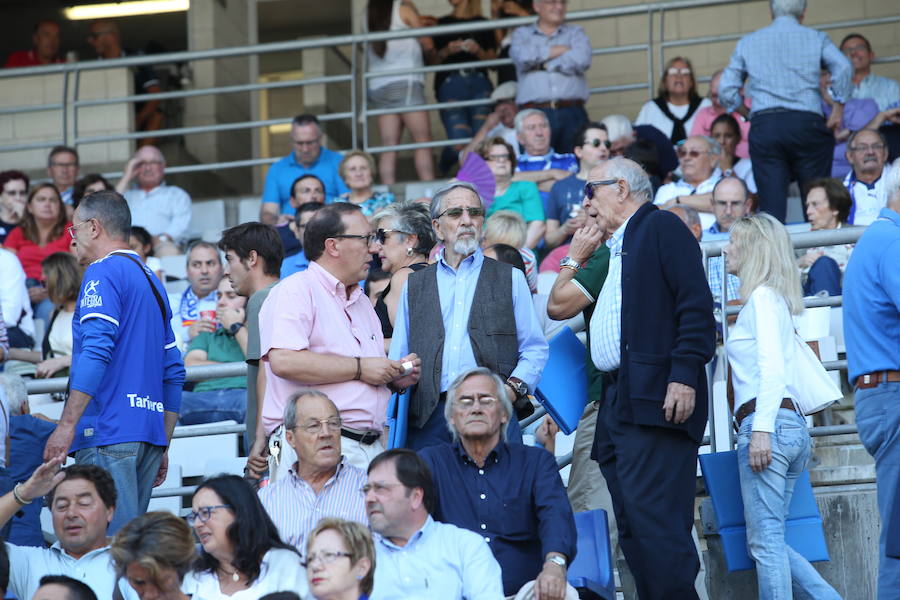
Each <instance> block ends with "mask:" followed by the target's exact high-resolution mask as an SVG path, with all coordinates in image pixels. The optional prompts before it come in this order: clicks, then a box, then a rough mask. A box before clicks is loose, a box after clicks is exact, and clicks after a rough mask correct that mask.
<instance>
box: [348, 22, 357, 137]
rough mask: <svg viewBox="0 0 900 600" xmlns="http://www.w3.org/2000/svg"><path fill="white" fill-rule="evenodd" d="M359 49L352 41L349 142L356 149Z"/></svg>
mask: <svg viewBox="0 0 900 600" xmlns="http://www.w3.org/2000/svg"><path fill="white" fill-rule="evenodd" d="M358 50H359V47H358V45H357V42H356V40H354V41H353V44H351V46H350V114H351V115H352V116H351V117H350V142H351V143H352V144H353V147H354V148H356V147H357V137H359V136H358V133H359V132H358V131H357V128H358V127H359V123H358V119H357V116H358V115H357V114H356V107H357V98H356V95H357V93H359V89H358V88H359V82H358V81H357V80H356V78H357V76H358V75H359V73H357V72H356V65H357V61H358V60H359V57H358V56H357V55H356V53H357V52H358Z"/></svg>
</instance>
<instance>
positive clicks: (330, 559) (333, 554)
mask: <svg viewBox="0 0 900 600" xmlns="http://www.w3.org/2000/svg"><path fill="white" fill-rule="evenodd" d="M307 539H308V541H307V543H306V576H307V578H308V581H309V591H310V592H311V593H312V598H313V599H314V600H367V599H368V598H369V594H371V593H372V584H373V582H374V576H375V545H374V544H373V542H372V534H370V533H369V530H368V529H366V527H365V526H364V525H361V524H360V523H356V522H354V521H345V520H343V519H333V518H332V519H322V520H321V521H319V524H318V525H316V528H315V529H314V530H313V532H312V533H311V534H310V535H309V538H307Z"/></svg>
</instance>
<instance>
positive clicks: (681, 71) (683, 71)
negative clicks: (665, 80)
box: [666, 67, 691, 75]
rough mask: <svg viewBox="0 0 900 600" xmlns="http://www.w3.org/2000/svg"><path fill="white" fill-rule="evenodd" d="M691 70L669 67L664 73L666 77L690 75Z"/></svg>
mask: <svg viewBox="0 0 900 600" xmlns="http://www.w3.org/2000/svg"><path fill="white" fill-rule="evenodd" d="M690 74H691V70H690V69H689V68H687V67H681V68H678V67H669V69H668V70H667V71H666V75H690Z"/></svg>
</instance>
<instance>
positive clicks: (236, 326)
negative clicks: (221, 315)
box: [228, 323, 244, 335]
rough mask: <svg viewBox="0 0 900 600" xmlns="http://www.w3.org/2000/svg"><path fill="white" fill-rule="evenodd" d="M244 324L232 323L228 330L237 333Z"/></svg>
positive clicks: (233, 333) (232, 333)
mask: <svg viewBox="0 0 900 600" xmlns="http://www.w3.org/2000/svg"><path fill="white" fill-rule="evenodd" d="M243 326H244V324H243V323H232V324H231V327H229V328H228V331H229V332H231V335H237V332H238V330H240V328H241V327H243Z"/></svg>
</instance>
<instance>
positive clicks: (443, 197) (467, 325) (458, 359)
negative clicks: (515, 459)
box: [389, 181, 548, 450]
mask: <svg viewBox="0 0 900 600" xmlns="http://www.w3.org/2000/svg"><path fill="white" fill-rule="evenodd" d="M484 213H485V209H484V202H483V200H482V198H481V196H480V195H479V193H478V190H477V189H476V188H475V186H473V185H472V184H470V183H467V182H464V181H454V182H451V183H449V184H447V185H446V186H445V187H443V188H442V189H440V190H439V191H438V192H437V193H436V194H435V195H434V198H433V199H432V201H431V218H432V221H431V223H432V226H433V227H434V230H435V233H436V234H437V238H438V239H439V240H441V241H442V242H443V244H444V249H443V250H442V251H441V253H440V254H439V255H438V257H437V262H435V263H434V264H432V265H431V266H429V267H427V268H425V269H422V270H420V271H417V272H415V273H413V274H412V275H410V276H409V279H408V280H407V282H406V284H405V285H404V287H403V293H402V295H401V297H400V305H399V307H398V310H397V317H396V319H395V322H394V337H393V338H392V339H391V350H390V353H389V356H390V357H391V358H392V359H396V358H397V357H402V356H406V355H407V354H409V353H410V352H415V353H416V354H417V355H418V356H420V357H422V371H421V372H422V376H421V378H420V379H419V381H418V383H417V384H416V385H414V386H413V387H412V388H411V390H410V399H409V420H408V428H407V438H406V446H407V447H408V448H412V449H413V450H418V449H421V448H425V447H427V446H433V445H436V444H440V443H443V442H448V443H449V442H450V441H451V440H450V432H449V430H448V429H447V422H446V420H445V419H444V403H445V400H446V391H447V388H448V387H450V384H451V383H452V382H453V381H454V380H455V379H456V378H457V377H458V376H459V375H460V374H462V373H464V372H466V371H468V370H470V369H473V368H475V367H487V368H488V369H490V370H492V371H494V372H495V373H498V374H499V375H500V376H501V377H502V378H503V380H504V381H505V382H506V387H507V392H508V393H509V394H510V400H511V401H512V403H513V407H514V409H515V411H516V413H517V415H513V416H514V417H515V416H517V417H518V418H519V419H521V418H523V417H524V416H527V415H528V414H531V413H532V412H533V411H534V408H533V407H532V405H531V403H530V401H529V400H528V394H529V393H531V392H533V391H534V388H535V386H536V385H537V383H538V380H539V379H540V376H541V371H542V370H543V368H544V364H545V363H546V362H547V354H548V346H547V342H546V340H545V339H544V335H543V332H542V329H541V324H540V321H539V320H538V318H537V315H535V312H534V308H533V304H532V301H531V292H530V291H529V289H528V284H527V283H526V281H525V276H524V275H523V274H522V272H521V271H519V270H518V269H514V268H512V266H510V265H508V264H505V263H501V262H497V261H495V260H492V259H490V258H485V256H484V254H482V252H481V248H480V244H479V242H480V241H481V230H482V227H483V225H484ZM521 438H522V434H521V430H520V428H519V423H518V420H517V419H516V418H511V419H510V423H509V429H508V430H507V439H508V440H510V441H521Z"/></svg>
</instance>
